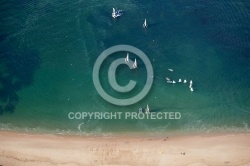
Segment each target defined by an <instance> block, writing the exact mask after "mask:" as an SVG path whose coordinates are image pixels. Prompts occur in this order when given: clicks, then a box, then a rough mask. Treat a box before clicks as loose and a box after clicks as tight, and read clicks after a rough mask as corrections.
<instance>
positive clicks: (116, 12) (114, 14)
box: [112, 8, 122, 18]
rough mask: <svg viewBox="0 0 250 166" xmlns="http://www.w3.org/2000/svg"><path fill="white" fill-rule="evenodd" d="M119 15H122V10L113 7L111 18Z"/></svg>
mask: <svg viewBox="0 0 250 166" xmlns="http://www.w3.org/2000/svg"><path fill="white" fill-rule="evenodd" d="M121 15H122V10H117V9H115V8H113V12H112V17H113V18H117V17H120V16H121Z"/></svg>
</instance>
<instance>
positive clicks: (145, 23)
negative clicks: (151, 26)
mask: <svg viewBox="0 0 250 166" xmlns="http://www.w3.org/2000/svg"><path fill="white" fill-rule="evenodd" d="M142 26H143V28H147V27H148V24H147V20H146V18H145V21H144V23H143V25H142Z"/></svg>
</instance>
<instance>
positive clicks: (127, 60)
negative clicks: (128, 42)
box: [125, 53, 129, 63]
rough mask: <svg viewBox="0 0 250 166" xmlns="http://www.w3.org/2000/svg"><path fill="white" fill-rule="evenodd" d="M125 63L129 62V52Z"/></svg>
mask: <svg viewBox="0 0 250 166" xmlns="http://www.w3.org/2000/svg"><path fill="white" fill-rule="evenodd" d="M125 63H129V53H127V56H126V58H125Z"/></svg>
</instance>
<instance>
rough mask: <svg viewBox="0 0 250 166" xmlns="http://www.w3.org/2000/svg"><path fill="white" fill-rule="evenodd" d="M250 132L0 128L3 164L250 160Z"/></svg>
mask: <svg viewBox="0 0 250 166" xmlns="http://www.w3.org/2000/svg"><path fill="white" fill-rule="evenodd" d="M249 140H250V134H248V133H237V134H231V133H229V134H206V135H177V136H167V135H166V136H163V135H161V136H148V135H147V136H143V135H136V136H135V135H120V136H119V135H116V136H110V137H109V136H106V137H104V136H103V137H101V136H73V135H66V136H65V135H53V134H31V133H20V132H10V131H0V142H1V144H0V165H2V166H6V165H7V166H8V165H13V166H15V165H16V166H17V165H24V166H26V165H27V166H32V165H48V166H53V165H67V166H71V165H72V166H80V165H118V164H119V165H166V164H167V165H173V166H175V165H176V166H186V165H187V166H207V165H213V166H216V165H242V166H247V165H250V158H249V154H250V141H249Z"/></svg>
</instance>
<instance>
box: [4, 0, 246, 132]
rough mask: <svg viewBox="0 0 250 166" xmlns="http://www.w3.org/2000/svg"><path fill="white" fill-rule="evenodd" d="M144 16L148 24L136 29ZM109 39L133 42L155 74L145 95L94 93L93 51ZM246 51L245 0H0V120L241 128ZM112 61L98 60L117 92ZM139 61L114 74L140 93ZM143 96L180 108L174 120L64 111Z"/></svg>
mask: <svg viewBox="0 0 250 166" xmlns="http://www.w3.org/2000/svg"><path fill="white" fill-rule="evenodd" d="M112 7H118V8H121V9H123V10H124V11H125V12H124V15H123V16H122V17H120V18H119V19H113V18H112V17H111V12H112ZM144 18H147V21H148V24H149V27H148V28H147V29H143V28H142V23H143V21H144ZM118 44H128V45H132V46H135V47H137V48H139V49H140V50H142V51H143V52H144V53H145V54H146V55H147V56H148V57H149V59H150V61H151V63H152V65H153V68H154V73H155V75H154V76H155V77H154V83H153V86H152V89H151V91H150V93H149V94H148V95H147V96H146V97H145V98H144V99H143V100H141V101H140V102H138V103H136V104H134V105H131V106H126V107H120V106H115V105H112V104H110V103H108V102H107V101H105V100H103V99H102V98H101V97H100V95H99V94H98V93H97V91H96V90H95V88H94V85H93V81H92V71H93V66H94V63H95V61H96V59H97V57H98V56H99V55H100V53H101V52H102V51H104V50H105V49H107V48H109V47H111V46H114V45H118ZM249 52H250V3H249V2H248V1H246V0H245V1H244V0H241V1H240V0H234V1H232V0H222V1H218V0H217V1H216V0H208V1H205V0H190V1H187V0H170V1H163V0H159V1H138V0H134V1H133V0H132V1H121V2H117V1H111V0H108V1H104V2H103V1H94V0H90V1H86V0H83V1H82V0H79V1H74V0H73V1H72V0H71V1H68V0H65V1H55V0H54V1H39V0H36V1H35V0H34V1H20V2H19V1H7V0H3V1H1V2H0V113H1V115H0V127H1V128H2V129H10V130H21V131H24V130H25V131H33V132H46V133H75V134H76V133H78V134H79V133H80V134H81V133H83V134H92V133H94V134H98V133H104V134H108V133H113V132H114V133H120V132H154V133H155V132H159V133H164V132H202V133H204V132H218V131H222V132H224V131H226V132H249V127H248V124H249V123H250V65H249V64H250V54H249ZM117 56H120V57H123V56H124V55H123V54H122V53H121V54H118V55H117ZM113 58H115V56H114V57H113ZM112 60H113V59H112V57H111V58H110V59H108V60H107V61H106V62H107V64H106V65H104V66H103V68H102V73H101V74H102V75H101V78H102V81H103V82H102V83H103V87H104V88H107V89H108V90H107V91H109V93H111V94H113V95H117V97H122V95H120V96H119V94H117V93H115V92H114V91H112V90H110V87H109V85H108V81H107V70H108V66H109V63H110V62H111V61H112ZM138 65H139V68H138V70H137V71H136V72H131V71H123V70H121V73H122V74H119V76H118V81H119V82H120V83H121V84H122V85H126V84H127V83H128V81H129V80H130V79H131V78H133V79H138V86H139V89H138V91H139V90H140V87H141V86H143V80H145V76H146V72H145V66H143V64H142V61H140V60H138ZM140 66H141V67H140ZM168 68H173V69H174V72H169V71H168ZM165 77H170V78H172V79H175V80H176V81H177V80H178V79H179V78H182V79H185V78H186V79H187V80H193V82H194V84H193V87H194V92H190V90H189V89H188V84H186V85H185V84H175V85H173V84H167V83H166V80H165ZM140 80H141V81H140ZM146 104H149V106H150V108H151V110H155V111H158V112H171V111H175V112H180V113H181V114H182V118H181V119H180V120H124V119H121V120H90V119H88V120H69V119H68V113H69V112H97V111H98V112H117V111H120V112H125V111H129V112H133V111H138V108H139V107H145V106H146ZM79 124H82V125H81V128H80V130H79V129H78V126H79Z"/></svg>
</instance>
